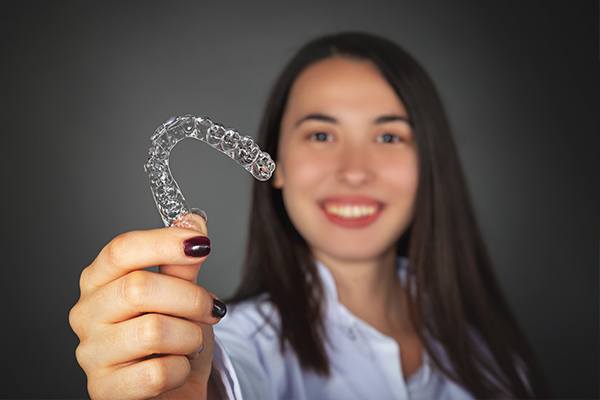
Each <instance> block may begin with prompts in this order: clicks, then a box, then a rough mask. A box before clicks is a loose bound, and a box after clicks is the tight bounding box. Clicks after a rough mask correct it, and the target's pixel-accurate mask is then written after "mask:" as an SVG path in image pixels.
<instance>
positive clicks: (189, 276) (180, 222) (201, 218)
mask: <svg viewBox="0 0 600 400" xmlns="http://www.w3.org/2000/svg"><path fill="white" fill-rule="evenodd" d="M205 216H206V213H205V212H204V211H202V210H198V209H192V212H190V213H187V214H184V215H183V216H181V217H179V218H178V219H177V220H175V222H173V224H172V225H171V226H172V227H178V228H185V229H191V230H194V231H196V232H198V234H199V235H201V236H208V228H207V226H206V217H205ZM204 261H206V257H204V258H202V260H201V261H199V262H198V264H195V265H161V266H159V268H158V271H159V272H160V273H162V274H166V275H170V276H175V277H177V278H181V279H185V280H188V281H191V282H194V283H195V282H196V279H197V278H198V272H199V271H200V267H201V266H202V264H204Z"/></svg>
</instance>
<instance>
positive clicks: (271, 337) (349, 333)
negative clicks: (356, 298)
mask: <svg viewBox="0 0 600 400" xmlns="http://www.w3.org/2000/svg"><path fill="white" fill-rule="evenodd" d="M407 262H408V260H407V259H406V258H405V257H399V258H398V262H397V266H398V274H399V278H400V280H401V282H402V283H403V284H405V283H406V282H405V272H406V265H407ZM316 265H317V268H318V271H319V276H320V278H321V280H322V282H323V287H324V293H325V299H324V301H325V302H326V307H325V311H324V316H323V317H324V321H325V325H326V327H327V332H328V335H329V337H330V338H331V340H330V341H329V342H327V341H326V344H325V348H326V350H327V353H328V356H329V360H330V363H331V376H330V377H329V378H326V377H322V376H319V375H317V374H316V373H313V372H311V371H305V370H303V369H302V368H301V366H300V363H299V360H298V358H297V357H296V354H295V353H294V352H293V351H291V350H290V351H286V352H285V353H284V354H281V353H280V351H279V339H278V333H277V332H276V331H275V330H274V328H273V327H271V326H270V325H268V324H264V320H263V317H262V316H261V315H260V314H259V312H258V311H257V309H256V306H257V305H259V306H260V307H261V309H262V310H263V312H264V313H266V314H267V315H270V316H271V320H272V321H273V322H274V324H275V326H276V327H279V323H280V322H279V321H280V320H279V316H278V314H277V312H276V309H275V308H274V306H273V305H271V304H270V303H268V302H266V301H261V300H264V299H265V295H261V296H257V297H255V298H252V299H249V300H246V301H244V302H241V303H239V304H237V305H234V306H229V308H228V313H227V314H226V315H225V317H223V319H222V320H221V321H220V322H219V323H218V324H216V325H214V332H215V349H214V359H213V360H214V361H213V362H214V367H215V369H216V370H217V371H218V373H219V375H220V376H221V379H222V381H223V383H224V387H225V389H226V391H227V395H228V397H229V398H230V399H235V400H241V399H244V400H254V399H260V400H268V399H294V400H296V399H298V400H308V399H311V400H312V399H332V400H334V399H335V400H338V399H343V400H353V399H356V400H359V399H407V400H408V399H412V400H417V399H423V400H432V399H437V400H444V399H460V400H468V399H473V397H472V396H471V395H470V394H469V393H468V392H467V391H466V390H464V389H463V388H462V387H460V386H458V385H457V384H456V383H454V382H453V381H451V380H449V379H447V378H446V377H445V376H444V375H442V374H441V373H439V372H438V371H437V370H436V369H435V367H434V366H433V365H432V364H431V363H430V360H429V357H428V355H427V351H426V350H425V349H424V350H423V362H422V365H421V367H420V369H418V370H417V371H416V372H415V373H413V374H412V375H411V376H410V377H409V379H408V381H405V379H404V376H403V374H402V366H401V365H400V364H401V359H400V351H401V349H400V348H399V346H398V343H397V342H396V341H395V340H394V339H393V338H391V337H389V336H386V335H384V334H382V333H381V332H379V331H378V330H377V329H375V328H374V327H372V326H371V325H369V324H367V323H366V322H364V321H363V320H361V319H359V318H358V317H356V316H355V315H354V314H352V313H351V312H350V311H349V310H348V309H347V308H346V307H345V306H344V305H343V304H341V303H340V302H339V300H338V296H337V290H336V286H335V281H334V279H333V276H332V275H331V272H330V271H329V269H328V268H327V267H326V266H325V265H323V264H322V263H321V262H319V261H317V262H316ZM330 343H333V345H331V344H330ZM434 345H435V341H434ZM438 349H440V351H442V350H441V348H440V347H439V346H438ZM436 353H437V349H436ZM443 357H444V356H443V355H442V359H443Z"/></svg>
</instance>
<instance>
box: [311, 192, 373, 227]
mask: <svg viewBox="0 0 600 400" xmlns="http://www.w3.org/2000/svg"><path fill="white" fill-rule="evenodd" d="M321 210H323V212H324V214H325V216H326V217H327V219H328V220H329V221H330V222H333V223H334V224H336V225H339V226H343V227H345V228H363V227H366V226H368V225H370V224H371V223H373V222H374V221H375V220H377V218H378V217H379V215H380V214H381V211H382V210H383V204H382V203H381V202H378V201H375V200H373V199H365V198H360V199H359V198H356V197H354V198H352V199H349V198H346V199H337V200H336V199H327V200H325V201H324V202H322V203H321Z"/></svg>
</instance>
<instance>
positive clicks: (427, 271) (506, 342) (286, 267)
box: [227, 32, 549, 398]
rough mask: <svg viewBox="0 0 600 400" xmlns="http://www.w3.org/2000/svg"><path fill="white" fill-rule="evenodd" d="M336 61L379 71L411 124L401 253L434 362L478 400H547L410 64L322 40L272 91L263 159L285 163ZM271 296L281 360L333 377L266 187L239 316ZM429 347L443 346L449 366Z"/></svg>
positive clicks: (418, 73) (318, 291)
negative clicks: (316, 73) (310, 74)
mask: <svg viewBox="0 0 600 400" xmlns="http://www.w3.org/2000/svg"><path fill="white" fill-rule="evenodd" d="M332 56H342V57H352V58H358V59H363V60H370V61H371V62H373V63H374V64H375V65H376V66H377V67H378V68H379V70H380V71H381V73H382V75H383V76H384V77H385V78H386V80H387V82H388V83H389V85H390V86H391V87H392V88H393V89H394V90H395V92H396V94H397V95H398V97H399V98H400V99H401V100H402V102H403V103H404V105H405V107H406V108H407V111H408V114H409V117H410V119H411V120H412V124H413V130H414V135H415V138H416V144H417V151H418V159H419V172H420V175H419V183H418V189H417V195H416V200H415V207H416V208H415V214H414V218H413V221H412V224H411V225H410V226H409V228H408V229H407V230H406V231H405V232H404V234H403V235H402V236H401V237H400V238H399V239H398V242H397V249H396V250H397V255H398V256H405V257H407V258H408V261H409V262H408V270H407V273H408V278H409V279H411V281H414V284H415V288H416V293H415V297H414V301H413V302H411V303H410V313H409V314H410V319H411V321H412V323H413V326H414V327H415V329H416V332H417V333H418V335H419V337H420V338H421V340H422V342H423V345H424V347H425V349H426V350H427V352H428V354H429V355H430V358H431V360H432V362H433V363H434V364H435V366H436V367H437V368H438V369H439V370H440V371H442V373H444V374H445V375H446V376H448V377H449V378H450V379H452V380H454V381H455V382H457V383H458V384H460V385H461V386H463V387H464V388H465V389H466V390H468V391H469V392H471V393H472V394H473V395H474V396H475V397H478V398H481V397H497V396H512V397H519V398H524V397H532V396H533V397H538V396H547V395H548V393H549V392H548V390H549V388H548V385H547V383H546V381H545V379H544V376H543V374H542V371H541V368H540V366H539V364H538V361H537V360H536V357H535V354H534V353H533V351H532V349H531V347H530V345H529V343H528V341H527V339H526V337H525V336H524V334H523V333H522V332H521V329H520V328H519V326H518V323H517V321H516V319H515V318H514V316H513V315H512V313H511V311H510V309H509V305H508V304H507V301H506V299H505V298H504V296H503V294H502V292H501V289H500V287H499V285H498V282H497V280H496V278H495V275H494V269H493V266H492V261H491V259H490V256H489V254H488V250H487V248H486V246H485V243H484V241H483V239H482V235H481V233H480V230H479V227H478V224H477V221H476V218H475V214H474V212H473V207H472V205H471V200H470V198H469V193H468V189H467V185H466V182H465V178H464V175H463V171H462V167H461V164H460V161H459V158H458V153H457V151H456V148H455V144H454V140H453V137H452V134H451V130H450V126H449V123H448V120H447V117H446V113H445V110H444V107H443V105H442V102H441V100H440V97H439V95H438V93H437V90H436V89H435V87H434V85H433V82H432V80H431V79H430V78H429V76H428V74H427V73H426V72H425V71H424V69H423V68H422V67H421V66H420V65H419V63H418V62H417V61H416V60H415V59H414V58H413V57H412V56H411V55H410V54H408V53H407V52H406V51H404V50H403V49H402V48H400V47H399V46H398V45H397V44H395V43H394V42H392V41H389V40H387V39H384V38H381V37H378V36H375V35H372V34H368V33H362V32H345V33H337V34H331V35H327V36H323V37H319V38H316V39H313V40H311V41H310V42H309V43H307V44H305V45H304V46H303V47H301V48H300V50H299V51H298V52H297V53H296V54H295V56H293V58H292V59H291V60H290V61H289V62H288V64H287V65H286V66H285V67H284V69H283V71H282V73H281V74H280V76H279V77H278V79H277V80H276V82H275V84H274V86H273V88H272V90H271V93H270V96H269V98H268V101H267V104H266V109H265V112H264V116H263V119H262V121H261V124H260V128H259V134H258V143H259V144H260V146H261V148H263V149H265V151H267V152H268V153H269V154H271V156H272V157H273V159H274V160H275V161H276V160H277V147H278V142H279V133H280V123H281V118H282V114H283V111H284V108H285V106H286V102H287V98H288V94H289V91H290V88H291V86H292V84H293V82H294V80H295V79H296V77H297V76H298V75H299V74H300V72H302V70H304V69H305V68H306V67H307V66H309V65H311V64H312V63H314V62H316V61H318V60H322V59H325V58H327V57H332ZM261 294H266V295H267V296H266V297H267V299H268V301H270V302H271V303H272V304H273V305H274V306H275V309H276V310H277V311H278V314H279V318H280V321H281V322H280V346H281V351H284V349H285V347H286V346H291V347H292V349H293V350H294V351H295V352H296V354H297V355H298V358H299V361H300V363H301V365H302V366H303V368H305V369H310V370H313V371H315V372H316V373H319V374H322V375H324V376H328V375H329V371H330V366H329V360H328V358H327V354H326V351H325V346H324V340H325V338H326V335H325V326H324V324H323V319H322V315H323V310H322V298H323V288H322V286H321V283H320V280H319V277H318V271H317V268H316V266H315V264H314V260H313V258H312V256H311V252H310V249H309V247H308V245H307V243H306V241H305V240H304V238H303V237H302V236H301V235H300V234H299V232H298V231H297V230H296V228H295V227H294V225H293V224H292V222H291V221H290V219H289V217H288V215H287V212H286V210H285V207H284V203H283V200H282V194H281V190H279V189H276V188H274V187H273V186H272V185H271V184H265V183H264V182H263V183H261V182H255V183H254V187H253V191H252V207H251V215H250V225H249V232H248V244H247V249H246V260H245V265H244V270H243V276H242V282H241V285H240V286H239V288H238V289H237V291H236V293H235V294H234V295H233V297H232V298H230V299H228V300H227V302H229V303H230V304H232V305H233V306H235V303H237V302H241V301H243V300H247V299H249V298H252V297H254V296H257V295H261ZM265 317H266V318H268V316H265ZM472 332H475V334H476V337H477V338H479V339H478V342H477V341H476V340H475V338H474V337H473V335H472ZM429 337H431V338H433V339H435V340H436V341H437V342H438V343H439V344H441V345H442V347H443V350H444V351H445V352H446V357H447V358H446V359H447V360H449V361H450V365H447V362H444V361H442V359H441V357H440V356H439V355H438V354H436V351H435V350H434V347H433V346H432V344H431V343H430V341H429ZM478 343H479V344H478ZM482 343H483V344H484V345H485V348H487V349H488V350H486V351H484V350H483V349H482V346H481V344H482ZM490 356H491V357H490ZM517 361H518V362H520V363H521V369H518V368H517V366H516V365H515V364H516V362H517ZM498 367H499V369H498ZM520 370H521V371H523V373H524V374H525V378H526V382H524V381H523V380H522V379H521V378H520V374H519V371H520ZM528 385H530V386H531V390H529V389H528Z"/></svg>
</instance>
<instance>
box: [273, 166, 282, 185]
mask: <svg viewBox="0 0 600 400" xmlns="http://www.w3.org/2000/svg"><path fill="white" fill-rule="evenodd" d="M273 187H274V188H275V189H281V188H282V187H283V175H282V173H281V164H279V163H275V175H274V178H273Z"/></svg>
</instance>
